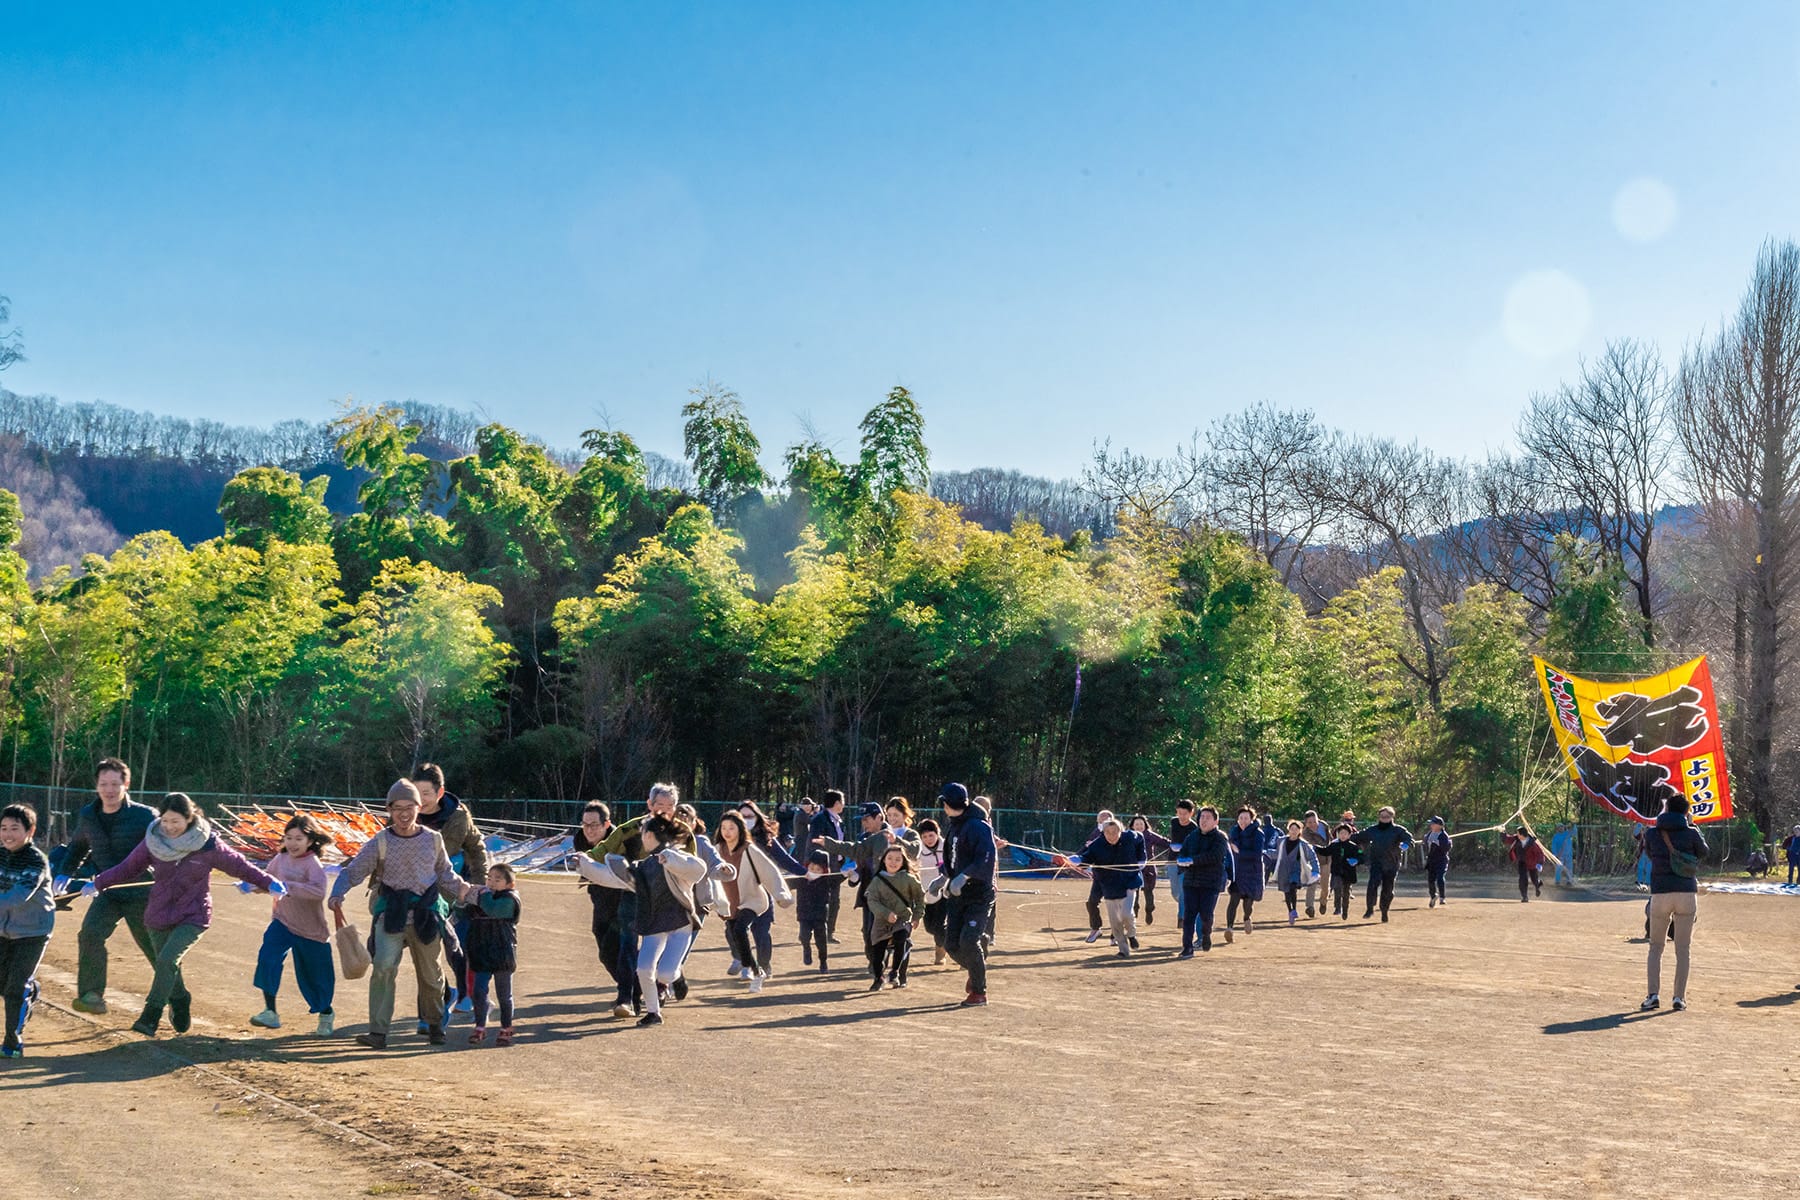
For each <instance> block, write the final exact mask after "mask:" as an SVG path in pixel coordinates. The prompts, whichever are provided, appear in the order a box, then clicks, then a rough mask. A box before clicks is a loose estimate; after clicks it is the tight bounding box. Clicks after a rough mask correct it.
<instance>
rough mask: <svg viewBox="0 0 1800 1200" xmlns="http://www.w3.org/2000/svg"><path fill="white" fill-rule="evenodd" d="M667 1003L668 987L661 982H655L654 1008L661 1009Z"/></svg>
mask: <svg viewBox="0 0 1800 1200" xmlns="http://www.w3.org/2000/svg"><path fill="white" fill-rule="evenodd" d="M667 1003H669V985H668V984H666V983H664V982H663V981H662V980H660V979H659V980H657V981H656V1007H658V1008H661V1007H662V1006H663V1005H665V1004H667Z"/></svg>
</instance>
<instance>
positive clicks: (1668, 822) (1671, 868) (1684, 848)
mask: <svg viewBox="0 0 1800 1200" xmlns="http://www.w3.org/2000/svg"><path fill="white" fill-rule="evenodd" d="M1706 852H1707V846H1706V839H1705V838H1704V837H1702V836H1701V835H1700V831H1699V830H1698V829H1696V828H1695V827H1694V825H1693V823H1692V822H1690V821H1689V820H1688V799H1687V797H1686V796H1679V795H1677V796H1670V797H1669V798H1668V799H1667V800H1664V801H1663V810H1662V812H1661V813H1659V814H1658V815H1657V818H1656V824H1655V825H1653V826H1652V827H1651V828H1650V829H1649V830H1648V831H1647V833H1646V836H1645V837H1644V853H1645V854H1646V855H1648V856H1649V858H1650V958H1649V963H1648V974H1649V977H1650V978H1649V982H1650V992H1649V994H1648V995H1646V996H1645V997H1644V1002H1643V1003H1642V1004H1640V1005H1638V1008H1639V1009H1640V1010H1642V1011H1643V1012H1650V1011H1651V1010H1652V1009H1656V1008H1660V1007H1661V1006H1662V997H1661V995H1660V992H1661V990H1662V956H1663V944H1664V942H1666V941H1667V940H1668V938H1669V937H1670V936H1671V933H1672V934H1673V936H1674V938H1675V999H1674V1001H1673V1002H1672V1004H1671V1005H1670V1007H1672V1008H1673V1009H1674V1010H1675V1011H1676V1012H1681V1011H1682V1010H1683V1009H1685V1008H1686V1007H1687V982H1688V947H1689V946H1690V945H1691V944H1692V942H1693V936H1694V921H1695V920H1696V919H1697V918H1698V916H1699V895H1698V894H1699V891H1700V856H1701V855H1703V854H1705V853H1706Z"/></svg>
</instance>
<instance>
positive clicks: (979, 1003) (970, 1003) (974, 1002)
mask: <svg viewBox="0 0 1800 1200" xmlns="http://www.w3.org/2000/svg"><path fill="white" fill-rule="evenodd" d="M961 1007H963V1008H986V1007H987V993H986V992H970V993H969V994H968V995H967V996H964V997H963V1002H962V1004H961Z"/></svg>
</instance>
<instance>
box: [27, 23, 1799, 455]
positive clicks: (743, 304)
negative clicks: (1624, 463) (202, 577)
mask: <svg viewBox="0 0 1800 1200" xmlns="http://www.w3.org/2000/svg"><path fill="white" fill-rule="evenodd" d="M282 7H283V6H276V5H260V6H258V5H249V4H228V5H217V6H206V5H203V4H183V5H167V6H165V5H123V4H121V5H82V4H78V3H68V4H39V3H32V2H29V0H28V2H27V3H25V4H23V5H22V6H20V5H15V6H13V9H12V13H11V15H10V16H9V18H8V22H7V37H6V39H5V41H4V42H0V113H3V116H4V120H3V126H4V137H3V138H0V169H3V170H4V184H3V185H0V294H6V295H10V296H11V298H12V302H13V310H14V318H15V320H16V322H17V324H18V325H19V327H20V328H22V329H23V330H24V332H25V336H26V351H27V354H28V355H29V360H28V361H27V362H25V363H22V364H20V365H18V366H16V367H14V368H13V369H11V370H10V371H8V372H7V373H6V375H5V376H3V377H0V383H3V384H4V385H5V386H7V387H10V388H12V389H13V390H15V391H24V392H48V393H51V394H54V395H57V396H60V397H62V398H64V399H68V400H82V399H104V400H109V401H112V402H115V403H119V404H124V405H128V406H132V407H138V408H148V409H153V410H156V411H162V412H171V413H179V414H183V415H189V416H208V417H215V418H219V419H223V420H230V421H252V422H257V423H267V422H271V421H274V420H277V419H280V418H282V417H288V416H305V417H322V416H325V415H328V414H329V413H330V412H331V411H332V406H333V403H334V402H335V401H336V400H337V399H339V398H341V397H344V396H354V397H355V398H356V399H357V400H359V401H365V402H378V401H398V400H404V399H407V398H416V399H420V400H427V401H432V402H435V403H442V404H451V405H458V406H465V407H479V408H480V409H481V410H482V411H484V412H486V413H488V414H489V415H491V416H492V417H493V418H494V419H497V420H502V421H506V422H508V423H510V424H514V425H517V426H519V427H521V428H524V429H527V430H530V431H532V432H534V433H537V434H539V435H540V436H543V437H545V438H547V439H548V440H550V441H552V442H555V443H558V444H563V445H572V444H573V443H574V442H575V441H576V438H577V434H578V431H579V430H581V429H583V428H585V427H588V426H591V425H593V424H596V423H598V422H599V421H600V420H601V414H602V413H604V414H605V416H606V417H608V418H610V421H611V423H612V424H613V425H615V426H616V427H619V428H622V429H625V430H627V431H629V432H632V433H633V434H635V435H636V436H637V437H638V438H639V440H640V441H641V442H642V443H644V444H645V445H646V446H647V447H649V448H651V449H657V450H661V451H663V452H665V453H671V454H679V452H680V418H679V409H680V405H681V403H682V402H683V400H684V399H685V398H686V391H687V389H688V388H689V387H690V386H692V385H694V384H695V383H697V382H699V381H700V380H702V379H705V378H707V377H711V378H713V379H716V380H718V381H720V382H723V383H725V384H727V385H729V386H731V387H733V388H735V389H736V390H737V391H738V392H740V393H741V394H742V395H743V397H744V400H745V404H746V407H747V409H748V411H749V413H750V416H751V418H752V421H753V422H754V424H755V426H756V428H757V430H758V432H759V434H760V435H761V437H762V440H763V444H764V447H765V451H766V455H765V457H766V459H767V461H768V462H769V464H770V465H771V466H773V465H775V464H776V463H777V462H778V459H779V454H780V450H781V448H782V447H783V446H785V445H786V444H787V443H788V442H790V441H792V440H794V439H796V438H797V437H799V436H801V433H802V430H803V429H804V428H805V427H806V426H807V425H808V424H810V425H811V426H812V427H814V428H816V429H817V431H818V432H819V433H821V434H822V435H824V436H825V437H826V438H827V439H830V440H836V441H838V442H840V443H841V444H842V445H844V446H846V447H849V446H851V445H853V443H854V436H855V424H856V421H857V419H858V418H859V416H860V415H861V413H862V412H863V411H864V410H866V409H867V408H868V407H869V406H870V405H871V404H873V403H874V402H875V401H876V400H878V399H879V398H880V397H881V396H882V395H883V394H884V393H885V392H886V390H887V389H888V388H889V387H891V386H893V385H894V384H896V383H900V384H904V385H906V386H907V387H909V388H911V389H912V390H913V392H914V394H915V395H916V396H917V397H918V398H919V400H920V402H921V404H922V405H923V406H924V410H925V415H926V420H927V434H928V439H929V441H930V443H931V446H932V451H933V461H934V464H935V465H936V466H938V467H941V468H965V467H970V466H977V465H1003V466H1014V467H1019V468H1021V469H1024V470H1028V471H1033V472H1038V473H1044V474H1050V475H1063V474H1070V473H1074V472H1077V471H1078V470H1079V469H1080V467H1081V464H1082V463H1083V462H1084V461H1085V459H1086V457H1087V455H1088V453H1089V451H1090V448H1091V446H1092V444H1093V443H1094V441H1095V440H1096V439H1099V438H1105V437H1111V438H1112V439H1113V440H1114V441H1115V442H1117V443H1123V444H1128V445H1131V446H1133V447H1138V448H1146V449H1154V448H1158V447H1166V446H1168V445H1171V444H1173V443H1174V442H1175V441H1177V440H1179V439H1181V438H1183V437H1185V435H1186V434H1187V433H1188V432H1189V431H1191V430H1192V429H1194V428H1195V427H1196V426H1201V425H1204V424H1205V423H1206V422H1207V421H1209V420H1211V419H1212V418H1214V417H1216V416H1218V415H1220V414H1222V413H1225V412H1228V411H1231V410H1233V409H1236V408H1239V407H1241V406H1243V405H1245V404H1248V403H1250V402H1252V401H1256V400H1269V401H1273V402H1274V403H1277V404H1281V405H1291V406H1307V407H1311V408H1313V409H1315V410H1316V411H1317V412H1318V413H1319V414H1320V415H1321V417H1322V418H1323V419H1324V420H1325V421H1326V422H1328V423H1329V424H1332V425H1336V426H1340V427H1343V428H1346V429H1351V430H1356V431H1360V432H1370V433H1377V434H1384V435H1391V436H1398V437H1402V438H1411V437H1417V438H1419V439H1421V440H1422V441H1424V442H1426V443H1428V444H1430V445H1432V446H1434V447H1436V448H1438V449H1440V450H1443V451H1446V452H1449V453H1453V454H1481V453H1483V452H1484V451H1486V450H1487V449H1490V448H1498V447H1501V446H1503V445H1504V444H1505V443H1506V441H1507V439H1508V436H1509V433H1510V430H1511V427H1512V423H1513V419H1514V416H1515V414H1516V413H1517V411H1518V409H1519V408H1520V406H1521V405H1522V404H1523V402H1524V401H1525V399H1526V397H1527V396H1528V395H1529V394H1530V393H1531V392H1532V391H1533V390H1534V389H1541V388H1545V387H1548V386H1552V385H1554V383H1555V382H1556V381H1557V380H1558V379H1559V378H1562V377H1564V376H1566V375H1568V374H1569V373H1570V372H1571V371H1572V370H1573V368H1574V365H1575V361H1576V356H1577V355H1578V354H1581V353H1584V352H1585V353H1592V352H1593V351H1595V350H1596V349H1598V348H1599V346H1600V345H1601V344H1602V343H1603V342H1604V341H1605V339H1607V338H1609V337H1617V336H1638V337H1643V338H1647V339H1650V340H1653V341H1656V342H1658V343H1659V344H1661V345H1662V346H1663V347H1664V348H1665V350H1667V351H1668V352H1669V353H1670V354H1671V355H1673V354H1676V353H1678V352H1679V350H1680V347H1681V345H1682V343H1683V342H1684V341H1687V340H1689V339H1691V338H1693V337H1695V336H1697V335H1698V334H1700V333H1701V332H1702V331H1703V330H1705V329H1706V328H1708V327H1713V326H1716V325H1717V323H1718V321H1719V320H1720V318H1721V317H1722V315H1724V314H1725V313H1726V312H1727V310H1729V309H1730V308H1731V307H1732V306H1733V305H1734V304H1735V302H1736V299H1737V297H1738V295H1739V293H1740V291H1741V289H1742V287H1743V285H1744V282H1745V280H1746V279H1747V277H1748V274H1749V270H1750V267H1751V265H1752V262H1753V260H1754V257H1755V254H1756V250H1757V247H1758V245H1759V243H1760V242H1761V241H1762V240H1763V239H1764V238H1766V237H1768V236H1771V235H1773V236H1778V237H1795V236H1800V156H1797V155H1796V154H1795V153H1794V148H1795V147H1796V146H1800V9H1795V8H1794V7H1792V6H1785V5H1773V4H1771V5H1750V4H1745V5H1730V6H1718V9H1717V11H1711V10H1710V8H1711V6H1698V5H1680V4H1641V3H1640V4H1623V3H1620V4H1599V3H1590V4H1580V5H1561V4H1545V5H1518V4H1509V5H1506V6H1492V7H1478V6H1476V5H1473V4H1467V5H1465V4H1455V5H1442V4H1421V5H1400V4H1381V5H1374V4H1366V5H1365V4H1359V5H1349V4H1329V5H1302V4H1284V5H1211V4H1206V5H1203V4H1186V5H1173V6H1158V5H1152V4H1132V5H1100V4H1089V5H1055V4H1047V3H1032V4H1018V5H1009V4H980V5H967V4H962V5H956V4H914V5H907V6H895V5H872V4H871V5H848V4H835V5H819V6H797V5H777V4H773V3H771V4H749V5H725V4H718V5H697V6H680V5H663V4H657V5H616V6H602V5H592V4H579V5H567V6H564V5H555V4H506V5H501V4H493V5H485V6H475V5H469V6H457V5H404V6H402V5H391V6H383V5H379V4H365V5H346V6H341V7H334V6H331V5H327V4H311V5H293V6H285V7H287V8H289V9H292V10H293V11H290V12H282V11H281V8H282ZM165 10H167V11H165Z"/></svg>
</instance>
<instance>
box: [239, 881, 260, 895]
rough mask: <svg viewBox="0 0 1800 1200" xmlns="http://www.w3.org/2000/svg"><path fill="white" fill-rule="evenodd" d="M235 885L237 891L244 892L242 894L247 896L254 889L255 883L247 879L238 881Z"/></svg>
mask: <svg viewBox="0 0 1800 1200" xmlns="http://www.w3.org/2000/svg"><path fill="white" fill-rule="evenodd" d="M237 887H238V891H240V892H242V893H244V895H246V896H248V895H249V894H250V893H251V892H254V891H255V890H256V885H255V884H254V883H251V882H250V881H249V880H248V879H245V880H242V881H240V882H239V883H238V885H237Z"/></svg>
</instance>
